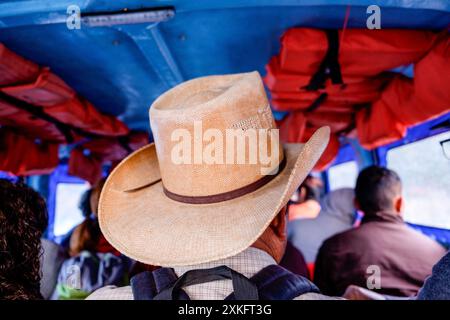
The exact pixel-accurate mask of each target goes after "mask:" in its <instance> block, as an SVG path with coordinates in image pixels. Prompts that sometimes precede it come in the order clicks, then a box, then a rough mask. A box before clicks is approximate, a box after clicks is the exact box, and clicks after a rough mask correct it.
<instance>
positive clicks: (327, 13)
mask: <svg viewBox="0 0 450 320" xmlns="http://www.w3.org/2000/svg"><path fill="white" fill-rule="evenodd" d="M373 2H378V3H377V4H379V5H380V6H381V10H382V11H381V12H382V16H381V23H382V27H383V28H413V29H443V28H445V27H447V26H448V25H449V23H450V2H449V1H446V0H442V1H441V0H434V1H432V0H428V1H418V0H417V1H413V0H408V1H406V0H386V1H365V0H364V1H363V0H358V1H356V0H354V1H337V0H334V1H333V0H332V1H324V0H322V1H321V0H316V1H313V0H306V1H294V0H283V1H274V0H272V1H268V0H261V1H256V0H252V1H224V0H223V1H222V0H221V1H204V0H201V1H182V0H178V1H126V0H115V1H100V0H78V1H76V0H70V1H67V0H40V1H34V0H31V1H30V0H28V1H23V0H22V1H17V0H16V1H12V0H6V1H0V42H2V43H4V44H5V45H6V46H7V47H9V48H10V49H12V50H14V51H16V52H17V53H19V54H20V55H23V56H24V57H26V58H28V59H30V60H33V61H35V62H37V63H39V64H41V65H45V66H50V67H51V68H52V70H53V71H54V72H55V73H56V74H58V75H60V76H61V77H62V78H63V79H64V80H65V81H66V82H67V83H68V84H69V85H71V86H72V87H73V88H75V90H77V92H79V93H80V94H81V95H82V96H84V97H86V98H87V99H89V100H90V101H91V102H93V103H94V104H95V105H96V106H97V107H98V108H99V109H100V110H102V111H104V112H108V113H111V114H114V115H118V116H120V118H121V119H123V120H124V121H125V122H126V123H127V124H128V125H129V126H130V127H131V128H133V129H147V128H148V116H147V112H148V107H149V106H150V104H151V103H152V102H153V101H154V99H156V98H157V97H158V96H159V95H160V94H161V93H163V92H164V91H166V90H167V89H169V88H170V87H172V86H173V85H175V84H176V83H179V82H180V81H183V80H187V79H191V78H194V77H198V76H203V75H210V74H224V73H234V72H244V71H251V70H258V71H260V72H261V73H264V65H265V64H266V63H267V61H268V60H269V58H270V57H271V56H272V55H274V54H276V53H277V52H278V50H279V38H280V36H281V35H282V33H283V32H284V31H285V30H286V29H288V28H291V27H294V26H309V27H317V28H341V27H342V25H343V21H344V17H345V12H346V10H347V5H352V7H351V11H350V18H349V23H348V27H350V28H365V24H366V19H367V16H368V15H367V13H366V7H367V5H370V4H373ZM72 4H77V5H79V7H80V9H81V12H82V13H93V12H112V11H118V10H123V9H125V8H127V9H128V10H134V9H142V8H149V7H167V6H172V7H174V8H175V11H176V14H175V17H174V18H173V19H171V20H169V21H167V22H161V23H159V24H136V25H123V26H115V27H95V28H89V27H86V26H84V25H82V28H81V29H80V30H76V29H75V30H69V29H68V28H67V27H66V24H65V19H66V16H67V15H66V10H67V7H68V6H69V5H72Z"/></svg>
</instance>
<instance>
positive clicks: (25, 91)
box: [0, 68, 75, 106]
mask: <svg viewBox="0 0 450 320" xmlns="http://www.w3.org/2000/svg"><path fill="white" fill-rule="evenodd" d="M0 90H1V91H2V92H4V93H6V94H7V95H9V96H12V97H15V98H17V99H19V100H22V101H25V102H28V103H30V104H32V105H35V106H53V105H56V104H59V103H63V102H65V101H67V100H69V99H71V98H73V97H74V96H75V92H74V91H73V90H72V89H71V88H70V87H69V86H68V85H67V84H66V83H65V82H64V81H63V80H61V78H59V77H58V76H56V75H55V74H53V73H51V72H50V70H49V69H48V68H44V69H42V70H41V73H40V74H39V76H38V78H37V79H36V81H34V82H31V83H27V84H22V85H14V86H7V87H3V88H0Z"/></svg>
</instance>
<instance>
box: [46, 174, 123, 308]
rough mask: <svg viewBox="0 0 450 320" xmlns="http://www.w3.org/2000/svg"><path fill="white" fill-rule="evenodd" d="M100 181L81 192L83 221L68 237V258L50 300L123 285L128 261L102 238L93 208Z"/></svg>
mask: <svg viewBox="0 0 450 320" xmlns="http://www.w3.org/2000/svg"><path fill="white" fill-rule="evenodd" d="M103 184H104V180H102V181H100V183H98V184H97V185H96V186H94V187H93V188H92V189H90V190H88V191H87V192H86V194H84V195H83V197H82V200H81V203H80V208H81V209H82V211H83V214H84V216H85V217H86V218H85V220H84V221H83V222H82V223H81V224H80V225H78V226H77V227H76V228H75V229H74V230H73V232H72V235H71V236H70V250H69V253H70V256H71V257H70V258H69V259H67V260H66V261H64V263H63V264H62V266H61V269H60V271H59V275H58V281H57V285H56V287H55V290H54V292H53V294H52V299H54V300H62V299H84V298H86V297H87V296H88V295H89V294H90V293H92V292H93V291H95V290H97V289H98V288H101V287H103V286H106V285H125V284H127V282H126V278H127V275H128V272H129V269H130V264H131V261H130V260H129V259H127V258H126V257H123V256H121V254H120V253H119V252H118V251H117V250H115V249H114V248H113V247H112V246H111V245H110V244H109V243H108V242H107V241H106V239H105V238H104V236H103V234H102V232H101V230H100V226H99V222H98V219H97V208H98V200H99V197H100V192H101V189H102V187H103Z"/></svg>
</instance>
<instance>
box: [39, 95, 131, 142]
mask: <svg viewBox="0 0 450 320" xmlns="http://www.w3.org/2000/svg"><path fill="white" fill-rule="evenodd" d="M44 112H45V113H47V114H48V115H50V116H52V117H53V118H55V119H58V120H59V121H61V122H63V123H66V124H69V125H73V126H74V127H77V128H79V129H83V130H84V131H87V132H90V133H93V134H98V135H104V136H111V137H115V136H124V135H127V134H128V133H129V129H128V127H127V126H126V125H125V124H124V123H123V122H122V121H120V120H118V119H116V118H115V117H113V116H110V115H106V114H102V113H100V111H98V110H97V109H96V108H95V107H94V106H93V105H92V104H91V103H90V102H88V101H86V100H85V99H82V98H78V97H74V98H72V99H70V100H68V101H66V102H64V103H61V104H58V105H54V106H49V107H45V108H44Z"/></svg>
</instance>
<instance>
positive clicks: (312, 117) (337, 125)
mask: <svg viewBox="0 0 450 320" xmlns="http://www.w3.org/2000/svg"><path fill="white" fill-rule="evenodd" d="M305 116H306V121H307V123H308V125H309V126H311V127H314V128H320V127H323V126H329V127H330V131H331V132H332V133H338V132H341V131H344V130H347V129H349V128H350V127H351V126H352V125H353V118H354V115H353V113H339V112H323V111H322V110H321V109H318V110H317V111H313V112H309V113H307V114H306V115H305Z"/></svg>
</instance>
